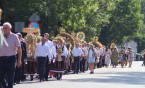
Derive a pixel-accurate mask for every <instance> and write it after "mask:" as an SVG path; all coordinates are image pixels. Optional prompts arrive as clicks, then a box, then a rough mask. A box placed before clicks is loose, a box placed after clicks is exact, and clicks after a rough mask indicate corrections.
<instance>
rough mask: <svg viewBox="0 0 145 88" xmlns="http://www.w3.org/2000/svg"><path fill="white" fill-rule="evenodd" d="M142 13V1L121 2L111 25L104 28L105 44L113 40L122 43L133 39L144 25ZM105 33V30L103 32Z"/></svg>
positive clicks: (113, 14) (111, 19) (114, 12)
mask: <svg viewBox="0 0 145 88" xmlns="http://www.w3.org/2000/svg"><path fill="white" fill-rule="evenodd" d="M140 12H141V0H121V2H118V5H117V7H116V9H115V10H114V11H112V16H111V18H110V23H109V24H108V25H107V26H106V27H104V28H103V29H104V30H105V31H104V32H106V33H104V35H105V38H104V37H103V36H102V35H101V37H103V39H101V41H102V42H104V41H105V42H104V44H106V45H107V43H109V42H111V41H112V40H115V41H117V43H122V42H123V41H124V40H127V39H133V38H134V36H135V34H136V33H137V32H138V31H139V30H140V29H141V27H142V25H143V15H142V14H141V13H140ZM102 31H103V30H102Z"/></svg>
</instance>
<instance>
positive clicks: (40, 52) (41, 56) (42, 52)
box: [35, 37, 50, 82]
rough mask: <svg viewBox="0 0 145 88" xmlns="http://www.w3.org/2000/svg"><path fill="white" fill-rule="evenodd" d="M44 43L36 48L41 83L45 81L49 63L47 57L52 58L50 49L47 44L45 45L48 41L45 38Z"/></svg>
mask: <svg viewBox="0 0 145 88" xmlns="http://www.w3.org/2000/svg"><path fill="white" fill-rule="evenodd" d="M41 41H42V42H41V43H39V44H38V45H37V47H36V51H35V57H36V58H37V62H38V73H39V77H40V82H41V81H42V80H44V73H45V64H46V63H47V62H46V61H47V56H48V55H49V57H50V48H49V46H48V45H47V44H45V41H46V39H45V38H44V37H43V38H42V40H41Z"/></svg>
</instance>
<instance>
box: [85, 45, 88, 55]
mask: <svg viewBox="0 0 145 88" xmlns="http://www.w3.org/2000/svg"><path fill="white" fill-rule="evenodd" d="M88 50H89V48H88V47H85V56H88Z"/></svg>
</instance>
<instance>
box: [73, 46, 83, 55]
mask: <svg viewBox="0 0 145 88" xmlns="http://www.w3.org/2000/svg"><path fill="white" fill-rule="evenodd" d="M72 54H73V56H74V57H78V56H81V54H82V49H81V48H80V47H78V48H76V47H74V48H73V50H72Z"/></svg>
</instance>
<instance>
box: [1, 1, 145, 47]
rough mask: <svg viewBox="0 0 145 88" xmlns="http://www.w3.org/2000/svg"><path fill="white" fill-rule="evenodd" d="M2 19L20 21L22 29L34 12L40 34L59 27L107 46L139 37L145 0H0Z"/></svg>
mask: <svg viewBox="0 0 145 88" xmlns="http://www.w3.org/2000/svg"><path fill="white" fill-rule="evenodd" d="M0 3H1V4H0V7H2V9H3V11H4V14H3V18H2V19H3V20H4V21H9V22H11V23H12V24H13V25H14V22H17V21H23V22H25V23H26V26H27V25H28V24H29V23H30V22H29V20H28V19H29V17H30V16H31V15H32V14H33V13H34V12H37V14H38V15H39V17H40V21H39V22H38V23H39V24H40V28H41V32H42V34H43V33H45V32H49V33H50V34H52V35H53V34H55V32H56V31H57V29H59V28H60V27H63V28H65V29H66V31H67V32H73V31H74V32H78V31H83V32H84V33H85V34H86V40H88V41H90V39H91V38H92V37H94V36H100V41H101V42H102V43H103V44H105V45H107V43H109V42H111V41H112V40H116V41H117V42H118V43H122V42H123V41H124V40H129V39H135V38H136V39H138V38H143V37H140V36H138V35H142V36H143V32H144V33H145V31H144V28H145V27H144V25H143V23H144V22H145V21H144V22H143V19H144V16H143V14H145V8H144V7H145V0H1V1H0Z"/></svg>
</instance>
